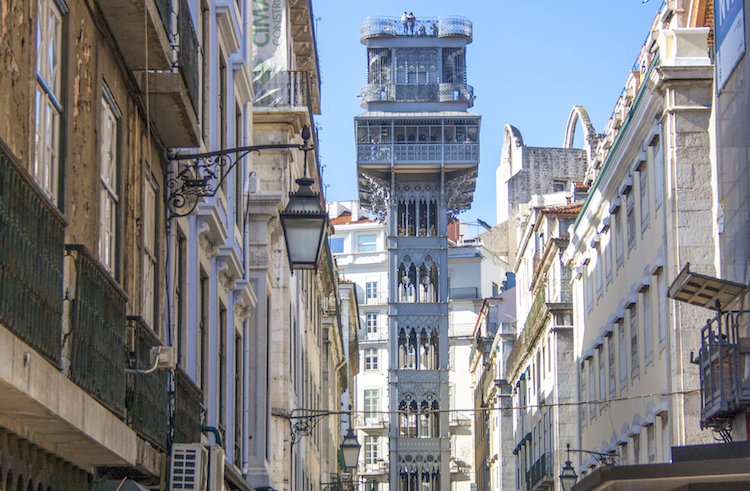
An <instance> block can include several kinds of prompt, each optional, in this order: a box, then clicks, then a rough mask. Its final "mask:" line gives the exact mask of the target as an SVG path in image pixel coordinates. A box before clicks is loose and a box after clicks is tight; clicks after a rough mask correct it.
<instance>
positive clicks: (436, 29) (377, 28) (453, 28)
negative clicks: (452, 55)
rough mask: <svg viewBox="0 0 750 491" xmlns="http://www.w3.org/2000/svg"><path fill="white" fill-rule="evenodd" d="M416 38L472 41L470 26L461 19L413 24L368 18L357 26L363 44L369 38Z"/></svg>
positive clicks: (397, 20)
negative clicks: (452, 38) (450, 38)
mask: <svg viewBox="0 0 750 491" xmlns="http://www.w3.org/2000/svg"><path fill="white" fill-rule="evenodd" d="M396 36H416V37H455V36H460V37H465V38H467V43H470V42H471V40H472V24H471V21H469V20H468V19H464V18H462V17H444V18H443V17H441V18H437V19H415V20H414V22H413V23H408V22H403V21H402V20H401V19H400V18H399V19H396V18H393V17H368V18H367V19H365V21H364V22H363V23H362V24H360V26H359V39H360V41H362V42H365V41H366V40H367V39H370V38H377V37H396Z"/></svg>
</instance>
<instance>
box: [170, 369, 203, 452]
mask: <svg viewBox="0 0 750 491" xmlns="http://www.w3.org/2000/svg"><path fill="white" fill-rule="evenodd" d="M202 421H203V404H202V402H201V390H200V389H199V388H198V387H197V386H196V385H195V384H194V383H193V381H192V380H190V377H188V375H187V374H186V373H185V372H184V371H182V368H180V367H177V369H176V370H175V372H174V438H173V441H174V443H196V442H199V441H200V436H201V423H202Z"/></svg>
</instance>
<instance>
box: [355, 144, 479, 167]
mask: <svg viewBox="0 0 750 491" xmlns="http://www.w3.org/2000/svg"><path fill="white" fill-rule="evenodd" d="M443 161H445V162H450V163H469V164H475V163H479V144H478V143H419V142H409V143H385V144H376V143H360V144H358V145H357V162H358V163H360V164H390V163H391V162H393V163H396V164H420V163H421V164H437V163H441V162H443Z"/></svg>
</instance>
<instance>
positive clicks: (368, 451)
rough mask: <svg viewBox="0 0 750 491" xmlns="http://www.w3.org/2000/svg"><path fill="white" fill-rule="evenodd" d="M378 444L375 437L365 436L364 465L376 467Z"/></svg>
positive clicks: (378, 453) (378, 456)
mask: <svg viewBox="0 0 750 491" xmlns="http://www.w3.org/2000/svg"><path fill="white" fill-rule="evenodd" d="M379 447H380V442H379V438H378V437H377V436H365V465H377V464H378V459H379V458H380V452H379Z"/></svg>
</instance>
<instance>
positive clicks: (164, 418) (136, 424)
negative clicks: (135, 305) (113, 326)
mask: <svg viewBox="0 0 750 491" xmlns="http://www.w3.org/2000/svg"><path fill="white" fill-rule="evenodd" d="M127 319H128V331H127V334H128V344H129V345H130V352H129V355H128V367H129V368H130V369H133V370H146V369H148V368H150V367H152V366H153V360H152V351H151V349H152V348H154V347H157V346H161V341H160V340H159V337H158V336H157V335H156V334H155V333H154V332H153V331H152V330H151V329H149V328H148V327H147V326H146V325H145V324H144V323H143V321H142V319H141V318H140V317H134V316H129V317H128V318H127ZM168 376H169V372H167V371H166V370H156V371H153V372H151V373H128V374H127V380H126V383H127V397H126V400H125V406H126V408H127V422H128V425H130V427H131V428H133V429H134V430H135V431H136V432H138V434H139V435H140V436H141V437H142V438H144V439H145V440H148V441H149V442H151V443H152V444H153V445H154V446H156V447H157V448H159V449H161V450H166V448H167V444H168V438H169V431H168V429H169V413H168V411H167V409H168V407H169V388H168V382H169V380H168Z"/></svg>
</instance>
